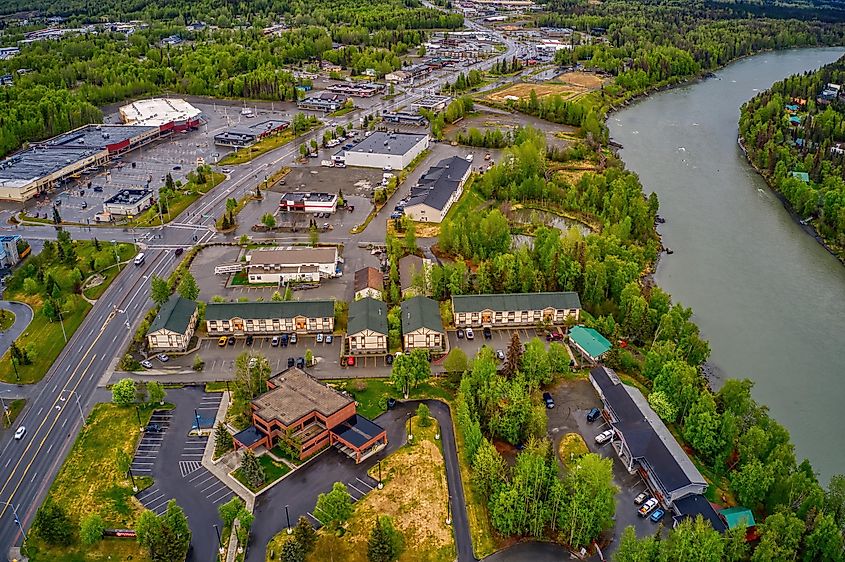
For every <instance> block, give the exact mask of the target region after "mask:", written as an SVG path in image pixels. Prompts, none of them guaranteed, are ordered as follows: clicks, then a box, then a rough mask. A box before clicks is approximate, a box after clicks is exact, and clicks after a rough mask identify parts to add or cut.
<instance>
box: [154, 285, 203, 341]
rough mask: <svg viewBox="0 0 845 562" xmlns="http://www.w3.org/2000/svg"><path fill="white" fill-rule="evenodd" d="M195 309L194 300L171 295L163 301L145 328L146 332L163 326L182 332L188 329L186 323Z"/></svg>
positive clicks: (172, 330) (166, 328)
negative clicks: (146, 328)
mask: <svg viewBox="0 0 845 562" xmlns="http://www.w3.org/2000/svg"><path fill="white" fill-rule="evenodd" d="M196 309H197V303H196V302H194V301H191V300H188V299H183V298H182V297H180V296H179V295H171V296H170V299H168V301H167V302H166V303H164V305H163V306H162V307H161V309H160V310H159V311H158V314H156V317H155V320H153V322H152V324H150V329H149V330H147V333H148V334H149V333H152V332H156V331H158V330H161V329H162V328H164V329H165V330H170V331H171V332H176V333H177V334H184V333H185V332H187V331H188V324H189V322H190V321H191V317H192V316H193V315H194V311H196Z"/></svg>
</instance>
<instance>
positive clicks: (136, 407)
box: [135, 406, 144, 431]
mask: <svg viewBox="0 0 845 562" xmlns="http://www.w3.org/2000/svg"><path fill="white" fill-rule="evenodd" d="M135 413H136V414H137V415H138V427H139V428H140V429H141V431H143V430H144V424H143V423H141V410H139V409H138V406H135Z"/></svg>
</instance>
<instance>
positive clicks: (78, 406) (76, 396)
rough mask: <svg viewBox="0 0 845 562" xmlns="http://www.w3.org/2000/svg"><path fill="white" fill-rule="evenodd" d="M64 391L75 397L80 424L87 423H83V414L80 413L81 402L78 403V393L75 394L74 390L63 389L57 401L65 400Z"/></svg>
mask: <svg viewBox="0 0 845 562" xmlns="http://www.w3.org/2000/svg"><path fill="white" fill-rule="evenodd" d="M66 392H67V393H68V394H71V395H73V396H74V397H75V398H76V407H77V408H79V419H81V420H82V425H83V426H85V425H87V424H86V423H85V414H83V413H82V404H80V403H79V394H77V393H76V391H75V390H63V391H62V393H61V396H60V397H59V401H61V402H64V401H65V397H64V394H65V393H66Z"/></svg>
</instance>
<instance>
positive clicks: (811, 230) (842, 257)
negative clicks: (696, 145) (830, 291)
mask: <svg viewBox="0 0 845 562" xmlns="http://www.w3.org/2000/svg"><path fill="white" fill-rule="evenodd" d="M736 143H737V144H738V145H739V148H740V150H741V151H742V154H743V156H744V157H745V160H746V161H747V162H748V163H749V164H750V165H751V167H752V168H754V171H756V172H757V173H758V174H759V175H760V177H761V178H763V180H764V181H765V182H766V185H768V186H769V191H771V192H772V193H773V194H774V196H775V197H777V198H778V201H780V202H781V204H782V205H783V208H784V209H786V211H787V212H788V213H789V216H791V217H792V218H793V220H794V221H795V222H796V223H797V224H798V226H799V227H800V228H801V230H803V231H804V232H806V233H807V234H809V235H810V236H812V237H813V238H814V239H815V240H816V242H818V243H819V244H820V245H821V247H822V248H824V249H825V250H827V251H828V252H829V253H830V255H832V256H833V257H835V258H836V259H837V260H838V261H839V263H841V264H842V265H845V253H842V254H840V253H838V252H837V251H836V250H835V249H834V248H833V247H832V246H831V245H830V242H829V241H828V240H827V239H826V238H825V237H824V236H822V235H821V234H820V233H819V231H818V230H816V227H815V226H813V225H812V224H810V223H809V222H807V221H805V220H804V219H802V218H801V215H799V214H798V212H797V211H796V210H795V208H794V207H793V206H792V203H790V202H789V199H787V198H786V196H785V195H784V194H783V193H781V192H780V191H779V190H778V189H777V188H776V187H775V185H774V182H772V178H771V174H768V173H766V171H765V170H761V169H760V168H759V167H758V166H757V164H756V163H755V162H754V160H752V159H751V156H749V154H748V149H746V148H745V144H744V143H743V141H742V137H741V136H737V138H736Z"/></svg>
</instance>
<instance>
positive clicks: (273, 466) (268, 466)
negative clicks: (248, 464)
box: [232, 455, 290, 492]
mask: <svg viewBox="0 0 845 562" xmlns="http://www.w3.org/2000/svg"><path fill="white" fill-rule="evenodd" d="M258 464H260V465H261V468H263V469H264V484H262V485H261V486H259V487H257V488H256V487H254V486H253V485H252V484H250V483H249V482H248V481H247V479H246V478H245V477H244V475H243V474H242V473H241V469H240V468H239V469H237V470H235V471H234V472H233V473H232V476H234V477H235V479H236V480H237V481H238V482H240V483H241V484H243V485H244V486H246V487H247V488H249V489H250V490H252V491H253V492H257V491H259V490H261V489H262V488H264V487H265V486H267V485H268V484H272V483H273V482H275V481H276V480H278V479H279V478H281V477H282V476H284V475H285V474H287V473H288V472H290V468H288V466H287V465H286V464H284V463H281V462H276V461H274V460H273V459H271V458H270V457H269V456H267V455H261V456H260V457H258Z"/></svg>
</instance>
